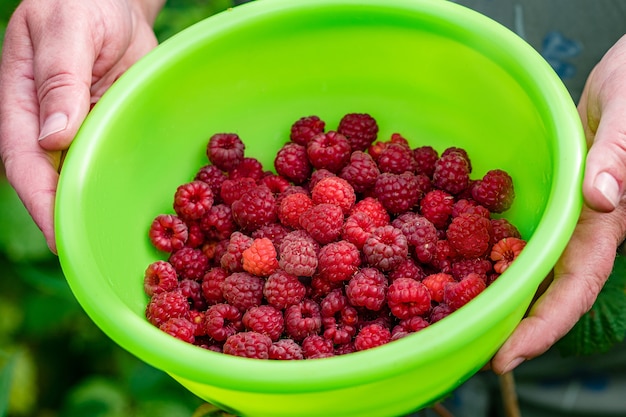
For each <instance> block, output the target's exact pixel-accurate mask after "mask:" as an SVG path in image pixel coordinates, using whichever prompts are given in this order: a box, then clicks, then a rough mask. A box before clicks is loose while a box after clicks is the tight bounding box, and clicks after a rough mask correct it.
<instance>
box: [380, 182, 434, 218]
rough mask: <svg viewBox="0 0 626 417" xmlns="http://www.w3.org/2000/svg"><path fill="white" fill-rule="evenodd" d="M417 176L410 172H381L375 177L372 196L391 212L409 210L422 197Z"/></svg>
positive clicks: (397, 212)
mask: <svg viewBox="0 0 626 417" xmlns="http://www.w3.org/2000/svg"><path fill="white" fill-rule="evenodd" d="M422 193H423V191H422V190H421V189H420V188H419V184H418V181H417V177H416V176H415V175H414V174H412V173H410V172H405V173H403V174H393V173H389V172H387V173H383V174H380V175H379V176H378V178H377V179H376V184H375V185H374V196H375V197H376V198H377V199H378V200H379V201H380V202H381V203H382V205H383V207H384V208H385V209H386V210H387V211H388V212H390V213H392V214H400V213H404V212H405V211H409V210H411V209H412V208H413V207H414V206H415V205H416V204H417V203H418V202H419V199H420V198H421V197H422Z"/></svg>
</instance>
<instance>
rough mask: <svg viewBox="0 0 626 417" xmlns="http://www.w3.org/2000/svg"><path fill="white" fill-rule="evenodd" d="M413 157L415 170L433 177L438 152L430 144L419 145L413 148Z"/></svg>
mask: <svg viewBox="0 0 626 417" xmlns="http://www.w3.org/2000/svg"><path fill="white" fill-rule="evenodd" d="M413 159H414V160H415V172H416V173H417V174H424V175H426V176H427V177H428V178H432V177H433V173H434V172H435V163H436V162H437V160H438V159H439V153H438V152H437V151H436V150H435V149H434V148H433V147H432V146H420V147H418V148H415V149H413Z"/></svg>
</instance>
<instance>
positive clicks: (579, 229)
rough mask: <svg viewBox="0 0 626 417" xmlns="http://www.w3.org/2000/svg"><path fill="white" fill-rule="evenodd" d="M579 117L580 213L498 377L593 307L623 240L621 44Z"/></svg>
mask: <svg viewBox="0 0 626 417" xmlns="http://www.w3.org/2000/svg"><path fill="white" fill-rule="evenodd" d="M578 112H579V114H580V117H581V121H582V124H583V128H584V131H585V136H586V139H587V146H588V147H589V152H588V155H587V159H586V166H585V174H584V179H583V197H584V206H583V209H582V213H581V216H580V218H579V220H578V224H577V225H576V229H575V231H574V234H573V236H572V238H571V240H570V241H569V242H568V245H567V247H566V249H565V251H564V252H563V254H562V256H561V258H560V259H559V261H558V262H557V264H556V265H555V267H554V271H553V277H552V282H551V283H550V284H549V285H548V287H547V289H546V291H545V292H544V293H543V294H542V295H541V296H540V297H539V298H538V299H537V301H536V302H535V303H534V304H533V306H532V308H531V309H530V311H529V314H528V315H527V316H526V317H525V318H524V319H523V320H522V321H521V322H520V324H519V325H518V327H517V328H516V329H515V331H514V332H513V334H512V335H511V337H510V338H509V339H508V340H507V341H506V342H505V343H504V345H503V346H502V347H501V348H500V349H499V351H498V352H497V353H496V355H495V356H494V357H493V358H492V361H491V369H492V370H493V371H494V372H495V373H497V374H503V373H506V372H508V371H511V370H513V369H514V368H515V367H516V366H518V365H519V364H520V363H522V362H523V361H525V360H528V359H532V358H534V357H537V356H539V355H541V354H542V353H544V352H545V351H547V350H548V349H549V348H550V347H551V346H552V345H553V344H554V343H556V342H557V341H558V340H559V339H560V338H561V337H563V336H564V335H565V334H566V333H567V332H568V331H569V330H570V329H571V328H572V327H573V326H574V325H575V324H576V322H577V321H578V320H579V319H580V317H581V316H582V315H583V314H585V313H586V312H587V311H588V310H589V309H590V308H591V307H592V305H593V303H594V301H595V299H596V298H597V296H598V294H599V292H600V290H601V289H602V286H603V285H604V283H605V282H606V280H607V278H608V276H609V275H610V273H611V271H612V268H613V262H614V259H615V254H616V250H617V247H618V246H619V244H620V243H621V242H622V241H623V240H624V237H625V236H626V199H624V198H623V197H622V194H623V191H624V181H625V180H626V36H625V37H623V38H621V39H620V40H619V41H618V42H616V43H615V45H614V46H613V47H612V48H611V49H610V50H609V51H608V52H607V53H606V54H605V56H604V57H603V58H602V59H601V60H600V62H599V63H598V64H597V65H596V66H595V68H594V69H593V70H592V71H591V73H590V74H589V77H588V78H587V83H586V85H585V88H584V90H583V93H582V96H581V99H580V101H579V104H578Z"/></svg>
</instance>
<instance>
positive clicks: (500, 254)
mask: <svg viewBox="0 0 626 417" xmlns="http://www.w3.org/2000/svg"><path fill="white" fill-rule="evenodd" d="M525 246H526V241H524V240H522V239H518V238H515V237H505V238H504V239H502V240H500V241H498V242H497V243H496V244H495V245H493V248H492V249H491V254H490V258H491V260H492V261H493V262H495V263H494V265H493V269H494V270H495V271H496V272H497V273H498V274H501V273H503V272H504V271H505V270H506V269H507V268H508V267H509V266H511V263H513V261H514V260H515V259H516V258H517V256H518V255H519V254H520V253H521V252H522V249H524V247H525Z"/></svg>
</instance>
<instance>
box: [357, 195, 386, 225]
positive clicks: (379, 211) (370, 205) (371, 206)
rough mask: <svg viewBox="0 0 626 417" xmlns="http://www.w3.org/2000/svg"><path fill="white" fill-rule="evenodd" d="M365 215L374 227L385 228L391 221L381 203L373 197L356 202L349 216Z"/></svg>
mask: <svg viewBox="0 0 626 417" xmlns="http://www.w3.org/2000/svg"><path fill="white" fill-rule="evenodd" d="M356 213H365V214H367V216H368V217H369V218H370V219H372V222H374V226H375V227H380V226H387V225H388V224H389V223H390V221H391V219H390V217H389V213H388V212H387V210H385V207H384V206H383V205H382V203H381V202H380V201H379V200H377V199H376V198H374V197H365V198H363V199H361V200H359V201H357V202H356V204H355V205H354V207H353V208H352V211H351V212H350V215H354V214H356Z"/></svg>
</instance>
